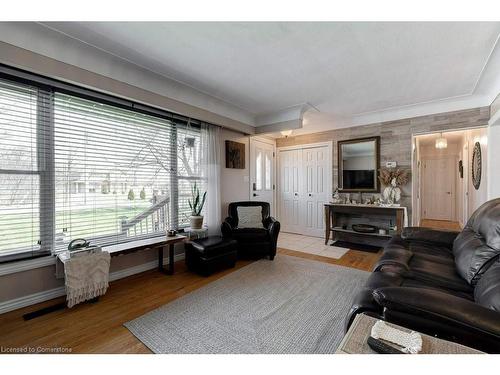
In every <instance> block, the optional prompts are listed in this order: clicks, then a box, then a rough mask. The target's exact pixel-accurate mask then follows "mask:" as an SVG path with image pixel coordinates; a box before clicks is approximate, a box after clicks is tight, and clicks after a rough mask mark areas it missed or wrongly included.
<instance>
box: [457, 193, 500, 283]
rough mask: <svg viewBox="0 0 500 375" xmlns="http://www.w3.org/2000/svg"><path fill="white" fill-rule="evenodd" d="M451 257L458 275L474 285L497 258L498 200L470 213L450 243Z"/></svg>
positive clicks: (499, 247)
mask: <svg viewBox="0 0 500 375" xmlns="http://www.w3.org/2000/svg"><path fill="white" fill-rule="evenodd" d="M453 255H454V256H455V262H456V266H457V271H458V273H459V274H460V275H461V276H462V277H463V278H464V279H465V280H467V282H469V283H470V284H471V285H475V284H476V283H477V282H478V281H479V279H480V278H481V276H482V274H483V273H484V272H485V271H486V270H487V269H488V267H489V265H490V264H491V262H492V261H493V260H494V259H495V258H496V257H498V256H499V255H500V198H498V199H493V200H491V201H489V202H486V203H485V204H483V205H482V206H481V207H479V208H478V209H477V210H476V211H475V212H474V214H473V215H472V216H471V217H470V219H469V221H468V222H467V225H466V226H465V228H464V230H463V231H462V232H461V233H460V234H459V235H458V236H457V238H456V239H455V242H454V243H453Z"/></svg>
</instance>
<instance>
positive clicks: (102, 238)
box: [54, 94, 175, 248]
mask: <svg viewBox="0 0 500 375" xmlns="http://www.w3.org/2000/svg"><path fill="white" fill-rule="evenodd" d="M54 117H55V185H56V186H55V188H56V202H55V204H56V247H57V248H64V247H65V246H66V244H67V243H68V241H70V240H71V239H75V238H86V239H92V240H93V242H94V243H101V244H107V243H114V242H122V241H127V240H130V239H134V238H138V237H144V236H154V235H158V234H160V233H164V231H165V230H166V228H168V227H169V210H170V204H171V203H170V198H171V196H170V193H171V189H170V183H171V176H172V173H173V172H175V165H172V164H171V163H170V162H171V160H172V147H171V142H172V131H173V130H175V129H174V128H173V125H172V124H171V122H170V121H168V120H164V119H160V118H156V117H152V116H148V115H144V114H139V113H135V112H132V111H128V110H124V109H120V108H116V107H113V106H109V105H105V104H101V103H96V102H92V101H88V100H83V99H80V98H76V97H71V96H68V95H63V94H56V97H55V111H54ZM174 155H175V150H174Z"/></svg>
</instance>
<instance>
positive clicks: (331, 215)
mask: <svg viewBox="0 0 500 375" xmlns="http://www.w3.org/2000/svg"><path fill="white" fill-rule="evenodd" d="M361 223H363V224H371V225H375V226H376V227H378V228H380V229H385V230H386V231H387V234H380V233H378V232H376V233H362V232H356V231H354V230H353V229H352V224H361ZM405 226H408V215H407V211H406V207H398V206H378V205H375V204H340V203H327V204H325V245H326V244H328V241H329V240H330V234H331V233H333V234H334V238H335V239H338V238H340V237H341V238H346V239H347V240H348V241H349V242H354V243H362V244H376V245H379V246H383V245H384V244H385V243H386V242H387V241H388V240H389V239H390V238H391V237H392V236H393V235H394V234H399V233H401V231H402V229H403V227H405Z"/></svg>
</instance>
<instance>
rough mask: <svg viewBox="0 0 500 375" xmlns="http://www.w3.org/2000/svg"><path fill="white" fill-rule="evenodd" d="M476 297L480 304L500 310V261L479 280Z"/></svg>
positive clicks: (475, 292) (475, 291)
mask: <svg viewBox="0 0 500 375" xmlns="http://www.w3.org/2000/svg"><path fill="white" fill-rule="evenodd" d="M474 299H475V301H476V302H477V303H479V304H480V305H482V306H484V307H487V308H488V309H492V310H495V311H499V312H500V261H498V260H497V261H496V262H494V263H493V265H492V266H491V267H490V268H488V270H487V271H486V272H485V273H484V274H483V276H482V277H481V280H479V281H478V283H477V285H476V288H475V289H474Z"/></svg>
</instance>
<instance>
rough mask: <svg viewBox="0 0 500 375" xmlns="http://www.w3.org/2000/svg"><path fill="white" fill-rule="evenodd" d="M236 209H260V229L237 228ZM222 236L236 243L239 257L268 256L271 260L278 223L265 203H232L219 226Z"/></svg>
mask: <svg viewBox="0 0 500 375" xmlns="http://www.w3.org/2000/svg"><path fill="white" fill-rule="evenodd" d="M238 207H261V209H262V225H263V227H262V228H238ZM221 231H222V235H223V236H224V237H225V238H232V239H235V240H236V241H237V242H238V256H239V257H252V258H257V257H263V256H269V259H271V260H273V259H274V257H275V255H276V246H277V242H278V234H279V231H280V223H279V221H276V220H275V219H274V218H273V217H271V216H270V207H269V203H267V202H253V201H246V202H233V203H230V204H229V208H228V217H227V218H226V219H225V220H224V222H223V223H222V226H221Z"/></svg>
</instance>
